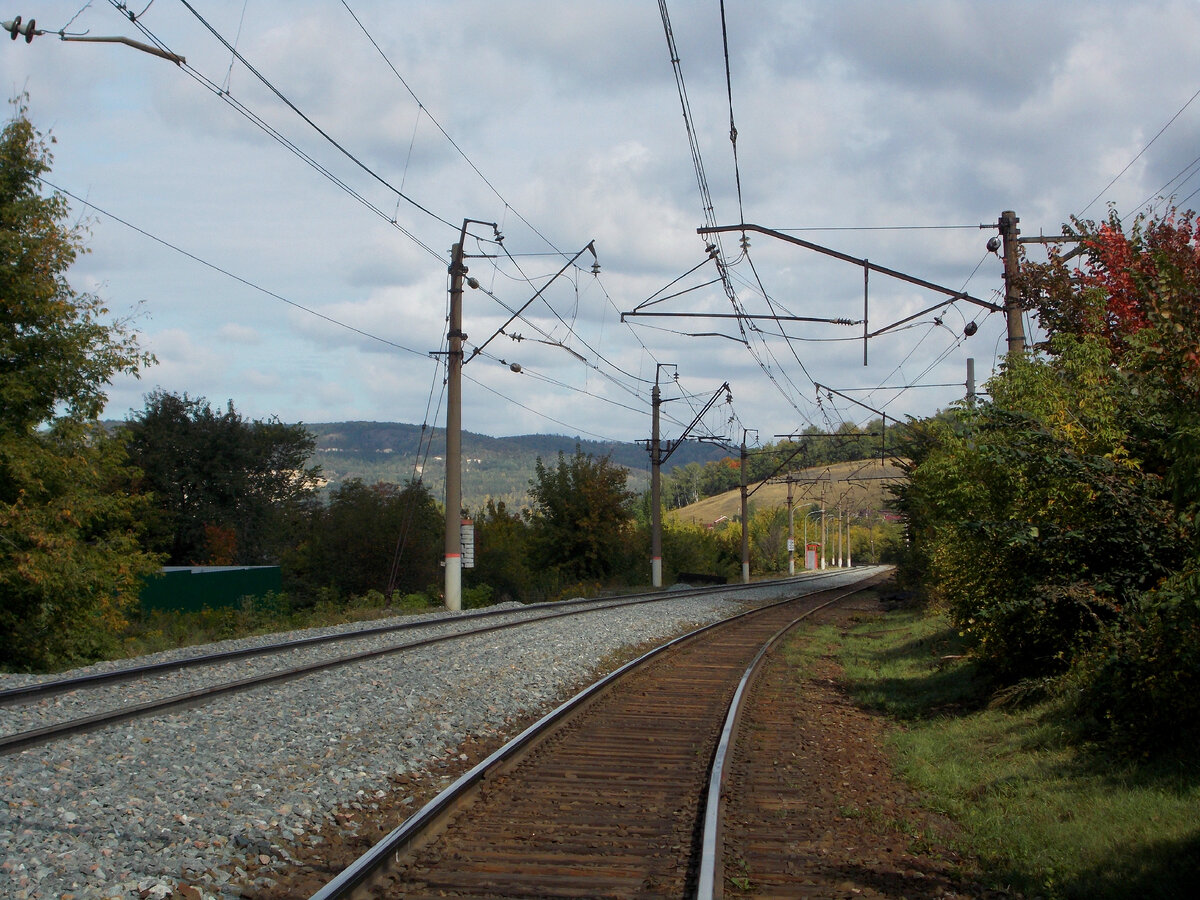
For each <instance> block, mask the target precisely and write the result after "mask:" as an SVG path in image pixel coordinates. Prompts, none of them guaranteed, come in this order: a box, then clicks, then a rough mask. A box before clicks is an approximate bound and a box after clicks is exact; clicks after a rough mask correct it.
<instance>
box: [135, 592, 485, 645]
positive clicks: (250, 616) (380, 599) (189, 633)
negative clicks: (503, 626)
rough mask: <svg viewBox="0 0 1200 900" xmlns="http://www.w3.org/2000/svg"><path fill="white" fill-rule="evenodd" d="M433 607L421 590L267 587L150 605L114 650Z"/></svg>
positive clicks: (315, 625)
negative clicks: (218, 600) (313, 591)
mask: <svg viewBox="0 0 1200 900" xmlns="http://www.w3.org/2000/svg"><path fill="white" fill-rule="evenodd" d="M485 599H486V598H485ZM433 608H435V601H434V600H433V599H432V598H430V597H429V596H427V595H425V594H408V595H401V594H400V593H399V592H396V593H395V594H394V595H393V596H392V598H391V600H390V601H389V600H388V599H386V598H385V597H384V595H383V594H382V593H380V592H379V591H370V592H368V593H367V594H365V595H363V596H355V597H351V598H348V599H345V600H340V599H338V598H336V597H333V596H332V595H330V596H326V597H319V598H317V600H316V601H315V602H312V601H305V602H298V601H297V600H296V599H295V598H293V597H291V596H290V595H288V594H275V593H272V594H267V595H266V596H263V597H244V598H243V599H242V601H241V603H239V604H238V605H237V606H228V607H219V608H215V609H212V608H205V609H202V610H200V611H198V612H184V611H175V612H167V611H162V610H155V611H152V612H146V613H141V614H139V615H137V616H134V618H133V619H132V620H131V622H130V623H129V625H128V626H127V627H126V629H125V631H124V633H123V634H122V635H121V636H120V637H121V654H119V655H121V656H124V657H135V656H143V655H145V654H148V653H156V652H159V651H161V650H171V649H174V648H176V647H191V646H195V645H197V644H210V643H214V642H216V641H223V640H229V639H231V638H241V637H253V636H256V635H262V634H273V633H275V632H280V631H295V630H300V629H304V628H320V627H327V626H331V625H342V624H345V623H348V622H367V621H371V620H373V619H379V618H383V617H387V616H394V615H404V614H410V613H419V612H426V611H428V610H430V609H433Z"/></svg>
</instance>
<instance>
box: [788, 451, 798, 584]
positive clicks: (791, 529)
mask: <svg viewBox="0 0 1200 900" xmlns="http://www.w3.org/2000/svg"><path fill="white" fill-rule="evenodd" d="M792 484H793V482H792V476H791V475H789V476H788V479H787V489H788V495H787V497H788V574H789V575H795V574H796V522H795V518H794V517H795V513H796V508H795V507H794V506H793V505H792Z"/></svg>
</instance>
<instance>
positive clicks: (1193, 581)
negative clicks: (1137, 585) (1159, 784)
mask: <svg viewBox="0 0 1200 900" xmlns="http://www.w3.org/2000/svg"><path fill="white" fill-rule="evenodd" d="M1070 683H1071V684H1072V686H1073V687H1074V688H1075V689H1076V691H1077V693H1076V703H1077V707H1078V712H1079V714H1080V717H1081V719H1082V721H1083V722H1084V723H1085V727H1086V728H1087V729H1088V730H1090V731H1091V732H1093V733H1094V734H1095V735H1096V736H1097V737H1100V738H1103V739H1106V740H1109V741H1111V742H1112V743H1113V744H1114V745H1116V746H1117V747H1119V748H1121V749H1123V750H1125V751H1127V752H1130V753H1136V754H1139V755H1154V754H1155V753H1156V751H1158V750H1160V749H1163V748H1166V747H1172V746H1183V745H1184V744H1185V741H1186V739H1188V738H1193V739H1194V738H1196V737H1200V565H1196V564H1194V565H1193V568H1192V569H1191V571H1190V572H1188V573H1185V574H1182V575H1180V576H1177V577H1176V578H1173V579H1171V581H1169V582H1168V583H1167V584H1165V585H1164V586H1163V587H1162V588H1160V589H1159V590H1157V591H1155V592H1153V593H1152V594H1149V595H1147V597H1146V598H1145V600H1143V601H1142V602H1141V603H1140V604H1138V606H1137V607H1136V608H1134V609H1133V610H1132V611H1131V612H1130V614H1129V615H1128V616H1127V618H1126V619H1125V620H1124V621H1123V622H1122V623H1121V624H1120V625H1119V626H1114V627H1112V628H1108V629H1106V630H1105V631H1104V632H1102V633H1101V635H1100V636H1099V638H1098V640H1097V641H1096V642H1095V643H1094V645H1093V646H1092V647H1091V648H1089V650H1088V651H1087V652H1085V653H1083V654H1081V656H1080V659H1079V662H1078V664H1077V665H1076V666H1075V667H1074V669H1073V671H1072V673H1071V679H1070Z"/></svg>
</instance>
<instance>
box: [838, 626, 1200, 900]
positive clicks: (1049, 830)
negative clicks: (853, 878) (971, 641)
mask: <svg viewBox="0 0 1200 900" xmlns="http://www.w3.org/2000/svg"><path fill="white" fill-rule="evenodd" d="M826 631H827V632H834V630H833V629H826ZM840 638H841V639H840V642H839V643H840V648H839V651H838V656H839V660H840V662H841V663H842V665H843V667H844V669H845V673H846V674H845V678H846V683H847V685H848V687H849V688H850V690H851V692H852V694H853V696H854V697H855V699H856V700H857V701H858V702H860V703H862V704H863V705H866V706H870V707H873V708H876V709H878V710H881V711H883V712H884V713H886V714H887V715H888V716H890V717H892V718H894V719H896V720H897V721H898V722H899V723H900V724H901V725H902V727H900V728H897V729H895V731H894V733H893V737H892V749H893V751H894V754H895V759H896V764H897V766H898V768H899V770H900V771H901V773H902V774H903V775H904V776H905V777H906V778H907V779H908V780H909V781H910V782H911V783H912V784H913V785H915V786H916V787H917V788H918V789H920V790H921V791H922V792H923V793H924V794H925V796H926V798H927V802H928V804H929V805H930V806H931V807H932V808H934V809H936V810H938V811H939V812H942V813H944V814H946V815H948V816H949V817H950V818H952V819H953V820H955V821H956V822H957V823H958V824H959V826H960V828H961V834H960V837H959V838H958V840H959V841H960V842H961V846H960V847H959V849H960V850H962V851H964V852H966V853H969V854H971V855H973V856H975V857H977V858H978V859H979V860H980V862H981V864H982V866H983V867H984V870H985V872H986V873H987V874H988V876H989V877H990V878H991V879H992V880H993V881H994V882H995V884H996V885H997V886H1002V885H1011V886H1012V887H1015V888H1016V889H1018V890H1020V891H1022V892H1023V893H1025V894H1026V895H1027V896H1029V897H1034V896H1039V897H1046V898H1055V900H1057V898H1063V900H1075V898H1089V900H1093V898H1099V900H1115V898H1127V897H1138V898H1176V897H1192V896H1197V891H1198V887H1197V886H1198V885H1200V767H1197V765H1196V763H1197V762H1198V761H1200V760H1198V759H1197V753H1196V751H1195V750H1194V749H1190V750H1180V751H1179V752H1177V753H1175V754H1174V755H1173V757H1171V758H1164V759H1162V760H1158V761H1145V760H1143V761H1130V760H1127V759H1122V758H1120V757H1116V756H1113V755H1110V754H1108V753H1106V752H1105V750H1104V749H1103V748H1098V747H1095V746H1088V745H1084V744H1080V743H1078V742H1077V741H1075V740H1074V734H1075V732H1074V729H1073V728H1072V723H1071V721H1070V719H1069V715H1068V713H1067V712H1066V710H1067V706H1066V704H1065V703H1064V702H1063V700H1062V699H1061V698H1059V699H1052V700H1047V701H1044V702H1041V703H1039V704H1036V705H1031V706H1027V707H1024V708H1017V709H1014V708H1009V707H1006V708H998V707H995V706H989V705H988V704H987V702H986V701H987V697H986V695H985V693H984V690H983V686H982V684H981V682H980V680H979V679H978V678H977V677H976V675H975V673H974V671H973V667H972V664H971V663H970V661H969V660H968V659H965V658H964V657H963V652H964V651H963V648H962V646H961V644H960V642H959V638H958V636H957V634H955V632H954V631H953V629H952V628H951V627H950V626H949V624H948V623H947V622H946V621H945V620H944V619H942V618H940V617H938V616H934V615H929V616H926V615H922V614H919V613H914V612H894V613H890V614H888V615H887V616H885V617H881V618H877V619H874V620H872V621H867V622H863V623H860V624H858V625H856V626H854V627H852V628H850V629H848V630H847V631H846V632H845V634H843V635H841V636H840Z"/></svg>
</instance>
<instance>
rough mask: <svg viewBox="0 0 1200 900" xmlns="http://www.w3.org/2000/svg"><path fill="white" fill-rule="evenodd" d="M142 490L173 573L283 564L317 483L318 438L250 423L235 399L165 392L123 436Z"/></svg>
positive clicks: (293, 428)
mask: <svg viewBox="0 0 1200 900" xmlns="http://www.w3.org/2000/svg"><path fill="white" fill-rule="evenodd" d="M122 435H123V438H124V440H125V443H126V446H127V447H128V450H129V455H130V459H131V460H132V461H133V463H134V464H135V465H137V466H138V468H139V469H141V471H142V473H143V475H142V479H141V481H140V486H141V487H142V489H143V490H146V491H148V492H150V493H152V494H153V496H154V502H155V509H156V512H155V515H154V517H153V518H152V520H151V522H150V534H151V537H150V541H151V546H152V548H153V549H155V550H158V551H161V552H165V553H166V554H167V555H168V558H169V560H170V562H171V563H172V564H173V565H200V564H205V563H208V564H218V563H237V564H238V565H262V564H268V563H275V562H278V559H279V556H280V554H281V552H282V546H281V544H283V543H286V540H285V535H286V532H287V524H288V518H289V516H291V517H294V516H295V515H296V514H297V512H298V510H299V509H300V508H301V507H302V506H303V505H304V504H305V502H306V501H308V500H309V499H310V498H311V496H312V494H313V490H314V488H315V486H316V483H317V480H318V478H319V474H320V473H319V470H318V469H317V468H316V467H306V465H305V463H306V462H307V461H308V458H309V456H310V455H311V454H312V450H313V446H314V438H313V436H312V435H311V434H309V433H308V431H307V430H306V429H305V428H304V426H303V425H284V424H283V423H281V422H280V421H279V420H278V419H267V420H253V421H250V420H247V419H245V418H243V417H242V415H241V414H240V413H238V412H237V411H236V410H235V409H234V408H233V402H232V401H230V402H229V404H228V405H227V406H226V408H225V410H224V411H223V412H216V411H214V410H213V408H212V407H211V406H210V405H209V403H208V402H207V401H206V400H205V399H204V398H202V397H196V398H192V397H189V396H188V395H187V394H186V393H185V394H183V395H179V394H173V393H169V392H167V391H162V390H157V391H154V392H153V393H151V394H148V395H147V397H146V408H145V409H144V410H142V411H141V412H140V413H138V414H137V415H136V416H135V417H134V418H133V419H132V420H131V421H129V422H127V423H126V424H125V426H124V428H123V429H122Z"/></svg>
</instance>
